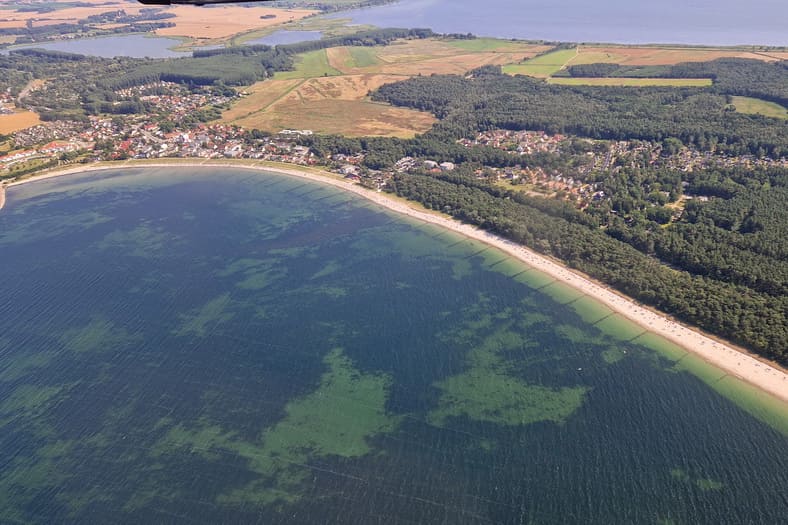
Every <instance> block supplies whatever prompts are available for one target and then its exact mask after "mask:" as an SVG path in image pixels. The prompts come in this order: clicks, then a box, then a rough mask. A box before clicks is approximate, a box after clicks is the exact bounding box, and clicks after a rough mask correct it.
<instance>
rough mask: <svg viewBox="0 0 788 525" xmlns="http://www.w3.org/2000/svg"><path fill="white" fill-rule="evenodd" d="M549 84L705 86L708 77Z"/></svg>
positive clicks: (570, 80) (567, 80) (556, 79)
mask: <svg viewBox="0 0 788 525" xmlns="http://www.w3.org/2000/svg"><path fill="white" fill-rule="evenodd" d="M547 82H548V83H549V84H559V85H562V86H635V87H644V86H670V87H707V86H710V85H711V79H710V78H612V77H605V78H563V77H553V78H548V79H547Z"/></svg>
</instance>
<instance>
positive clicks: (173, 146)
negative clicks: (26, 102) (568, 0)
mask: <svg viewBox="0 0 788 525" xmlns="http://www.w3.org/2000/svg"><path fill="white" fill-rule="evenodd" d="M117 95H118V99H119V100H134V101H137V102H139V103H142V104H146V107H147V108H148V109H149V111H148V112H147V113H145V114H139V113H136V114H129V115H113V116H90V117H89V118H88V119H87V121H85V122H79V121H63V120H55V121H50V122H44V123H41V124H39V125H36V126H33V127H30V128H27V129H22V130H19V131H16V132H14V133H12V134H11V135H10V136H9V137H8V138H7V140H6V148H7V150H8V151H7V152H6V153H4V154H2V155H0V180H2V179H6V180H12V179H14V178H16V177H18V176H23V175H28V174H30V173H34V172H36V171H39V170H41V169H47V168H52V167H55V166H59V165H63V164H69V163H75V162H80V163H91V162H97V161H107V160H126V159H160V158H195V159H255V160H264V161H273V162H282V163H288V164H293V165H298V166H314V165H321V166H325V167H327V168H328V169H330V170H331V171H334V172H336V173H338V174H341V175H342V176H344V177H345V178H347V179H349V180H351V181H353V182H358V183H362V184H364V185H366V186H369V187H373V188H377V189H382V188H383V187H385V185H386V183H387V180H388V179H389V178H390V177H391V176H392V175H393V174H394V173H397V172H400V173H403V172H431V173H440V172H444V171H452V170H454V169H455V165H454V164H453V163H452V162H446V161H442V160H441V159H430V158H423V159H422V158H412V157H403V158H401V159H399V160H398V161H397V162H396V163H395V165H394V166H393V168H392V169H388V170H383V171H379V170H371V169H369V168H367V167H365V166H364V164H363V161H364V154H363V153H359V154H356V155H344V154H336V155H333V156H330V155H329V156H328V157H326V158H322V157H318V156H317V155H316V154H315V153H314V152H313V151H311V150H310V148H309V147H308V146H306V145H304V144H303V142H304V141H303V140H302V139H303V138H304V137H308V136H310V135H312V134H313V132H312V131H311V130H308V129H303V130H293V129H283V130H280V131H279V132H278V133H273V134H266V133H261V132H258V131H250V130H246V129H243V128H240V127H237V126H233V125H227V124H221V123H215V122H213V121H216V119H217V118H218V116H219V115H220V112H221V110H222V109H224V108H227V107H229V105H230V104H231V103H232V101H233V99H235V98H238V97H240V96H242V95H240V94H232V93H217V92H213V91H206V92H192V91H190V90H188V89H186V88H185V87H183V86H180V85H178V84H173V83H170V82H157V83H154V84H147V85H143V86H138V87H135V88H131V89H123V90H119V91H118V92H117ZM14 102H15V101H14V100H13V99H12V98H11V95H10V94H9V93H7V92H4V93H2V94H0V113H2V112H13V108H14ZM117 104H120V102H117ZM195 115H197V116H198V117H200V118H201V119H203V120H205V122H202V121H200V120H199V119H197V120H195ZM458 143H459V144H461V145H463V146H465V147H468V148H471V147H475V146H488V147H492V148H495V149H499V150H502V151H505V152H507V153H508V154H510V155H512V156H513V157H514V158H516V159H522V161H521V162H515V163H513V165H512V166H510V167H505V168H499V167H488V166H483V167H481V168H479V169H477V170H476V173H477V176H478V177H479V178H486V179H488V180H491V181H492V182H495V183H498V184H503V185H508V186H511V187H512V188H514V189H520V190H522V191H526V192H528V193H529V194H532V195H543V196H546V197H557V198H563V199H566V200H570V201H573V202H575V204H576V205H577V206H578V207H584V206H586V205H587V204H588V203H589V202H591V201H594V200H600V199H604V198H605V197H606V196H605V195H604V192H603V191H600V189H599V185H598V183H596V182H594V180H595V175H598V174H600V173H605V172H609V171H615V170H617V169H620V168H621V167H623V166H636V165H644V164H645V165H648V166H652V167H664V168H668V169H671V170H676V171H682V172H689V171H693V170H698V169H704V168H713V167H720V168H725V167H736V166H739V167H755V166H781V167H788V160H786V159H785V158H782V159H770V158H768V157H765V158H756V157H754V156H750V155H746V156H725V155H720V154H715V153H713V152H702V151H698V150H694V149H691V148H687V147H684V146H683V145H679V146H678V147H676V148H675V149H674V150H673V151H666V150H665V148H663V145H662V144H661V143H652V142H644V141H636V140H632V141H602V140H591V139H580V138H577V137H571V136H566V135H562V134H548V133H545V132H543V131H539V130H523V131H511V130H492V131H485V132H481V133H479V134H477V136H476V137H475V138H473V139H460V140H459V141H458ZM0 145H2V143H0ZM567 154H570V156H571V162H570V163H566V162H561V163H555V167H553V168H551V167H545V162H540V163H537V162H533V160H532V159H533V158H534V156H541V157H542V158H545V157H550V156H552V157H553V158H556V159H557V158H559V156H562V157H567ZM547 164H550V163H547Z"/></svg>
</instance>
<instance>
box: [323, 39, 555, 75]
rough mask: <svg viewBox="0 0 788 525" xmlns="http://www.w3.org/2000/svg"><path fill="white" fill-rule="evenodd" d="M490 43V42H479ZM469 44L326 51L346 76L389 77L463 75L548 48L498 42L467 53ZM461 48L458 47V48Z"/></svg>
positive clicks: (434, 42) (408, 43)
mask: <svg viewBox="0 0 788 525" xmlns="http://www.w3.org/2000/svg"><path fill="white" fill-rule="evenodd" d="M479 40H491V39H479ZM468 42H475V40H469V41H465V40H463V41H448V40H444V39H435V38H428V39H423V40H404V41H399V42H394V43H393V44H390V45H388V46H382V47H381V46H378V47H363V48H359V47H338V48H331V49H328V50H327V56H328V62H329V64H330V65H331V66H332V67H333V68H335V69H338V70H340V71H342V72H343V73H345V74H360V73H384V74H391V75H408V76H414V75H419V74H422V75H428V74H433V73H435V74H464V73H467V72H468V71H469V70H471V69H474V68H477V67H481V66H484V65H488V64H495V65H504V64H510V63H512V62H517V61H521V60H523V59H527V58H530V57H532V56H534V55H536V54H538V53H541V52H543V51H545V50H547V49H549V48H550V47H549V46H544V45H535V44H528V43H524V42H509V41H498V42H500V45H499V46H498V47H497V49H496V50H490V48H491V47H492V44H489V43H484V44H483V45H481V46H479V47H480V48H481V50H479V51H474V50H472V49H470V50H469V49H468V47H469V46H468ZM458 43H460V44H463V45H461V46H458V45H457V44H458Z"/></svg>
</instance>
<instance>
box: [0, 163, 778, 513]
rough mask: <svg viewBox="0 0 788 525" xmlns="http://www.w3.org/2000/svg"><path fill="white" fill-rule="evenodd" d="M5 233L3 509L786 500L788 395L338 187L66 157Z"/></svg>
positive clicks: (708, 505) (714, 505)
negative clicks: (778, 399)
mask: <svg viewBox="0 0 788 525" xmlns="http://www.w3.org/2000/svg"><path fill="white" fill-rule="evenodd" d="M0 249H1V250H2V256H3V259H2V260H3V284H2V301H0V453H1V455H0V457H2V468H0V522H2V523H6V522H9V523H15V522H22V523H53V522H73V523H162V522H166V523H219V522H225V523H266V524H267V523H298V524H301V523H364V524H366V523H413V522H417V523H459V524H465V523H474V524H475V523H480V524H481V523H512V524H514V523H518V524H519V523H556V524H557V523H583V524H586V523H599V524H609V523H710V524H712V523H713V524H719V523H779V522H781V521H784V518H785V516H786V515H788V503H786V499H785V494H786V493H788V463H786V461H788V460H786V458H787V457H788V454H786V453H787V452H788V438H787V437H786V432H785V428H786V426H785V420H786V417H785V415H784V414H785V412H784V407H782V408H781V407H779V406H776V405H769V406H767V404H765V403H766V402H765V401H764V400H763V399H762V397H761V396H759V395H757V393H754V392H753V391H752V390H743V389H742V388H741V387H740V385H737V384H735V382H734V381H733V380H732V379H731V378H727V377H721V378H718V377H716V376H715V372H714V371H711V372H710V371H709V370H708V369H701V368H699V367H701V366H702V365H701V364H698V363H695V362H693V361H692V360H687V358H686V356H684V354H683V353H682V351H681V349H676V348H670V347H668V346H664V344H663V343H664V342H660V340H658V338H657V340H655V339H654V338H652V337H651V336H650V335H649V334H643V333H642V330H639V329H638V328H637V327H633V326H630V325H629V324H627V323H625V322H623V321H622V320H621V319H620V317H619V316H617V315H616V314H613V313H612V312H610V311H609V310H608V309H606V308H604V307H599V306H598V305H596V304H595V302H594V301H593V300H592V299H591V298H589V297H586V296H579V295H578V293H577V292H576V291H574V290H572V289H565V288H564V287H563V285H561V284H560V283H556V282H554V281H553V280H552V279H549V278H546V277H545V276H544V275H542V274H539V273H538V272H536V271H534V270H531V269H529V268H528V267H525V266H522V265H520V264H519V263H517V262H516V261H513V260H511V259H507V258H506V256H505V255H504V254H502V253H500V252H498V251H496V250H494V249H491V248H489V247H487V246H485V245H482V244H480V243H477V242H474V241H470V240H467V239H464V238H461V237H458V236H457V235H455V234H453V233H450V232H446V231H444V230H441V229H438V228H435V227H433V226H422V225H418V224H412V223H410V222H408V221H405V220H403V219H401V218H400V217H397V216H394V215H391V214H389V213H385V212H383V211H382V210H380V209H377V208H374V207H372V206H371V205H369V204H367V203H366V202H365V201H363V200H361V199H358V198H357V197H355V196H353V195H349V194H346V193H343V192H341V191H338V190H336V189H333V188H329V187H324V186H320V185H316V184H313V183H308V182H305V181H303V180H300V179H295V178H289V177H283V176H277V175H270V174H264V173H253V172H251V171H242V170H230V169H226V168H211V169H207V168H206V169H186V168H177V169H176V168H172V169H167V170H155V169H145V170H142V169H133V170H132V169H129V170H118V171H115V172H110V173H104V174H101V175H96V174H92V175H80V176H69V177H64V178H61V179H59V180H50V181H43V182H38V183H32V184H28V185H23V186H18V187H14V188H11V189H10V190H9V200H8V203H7V205H6V208H5V209H4V210H3V211H2V213H0ZM660 345H662V346H660ZM690 372H692V373H690ZM704 381H706V382H708V383H709V384H712V385H713V388H710V387H709V386H708V385H707V384H706V383H704ZM721 394H724V395H727V396H729V397H732V398H733V397H735V399H736V400H737V402H736V403H734V402H732V401H730V400H729V399H728V398H726V397H724V396H723V395H721ZM736 396H738V397H736ZM737 403H738V404H737ZM740 407H741V408H740ZM781 409H782V410H783V412H782V413H781V412H780V410H781ZM767 423H768V424H767Z"/></svg>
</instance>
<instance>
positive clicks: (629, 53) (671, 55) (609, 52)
mask: <svg viewBox="0 0 788 525" xmlns="http://www.w3.org/2000/svg"><path fill="white" fill-rule="evenodd" d="M779 54H780V53H769V54H765V53H756V52H749V51H740V50H736V49H730V50H727V49H704V48H680V47H664V48H663V47H618V46H609V47H598V46H580V47H578V53H577V56H576V57H575V58H573V59H571V60H570V61H569V62H568V63H567V65H570V66H572V65H579V64H594V63H598V62H607V63H612V64H621V65H632V66H668V65H673V64H678V63H681V62H706V61H709V60H716V59H718V58H727V57H733V58H751V59H754V60H764V61H774V60H779V58H778V55H779Z"/></svg>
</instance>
